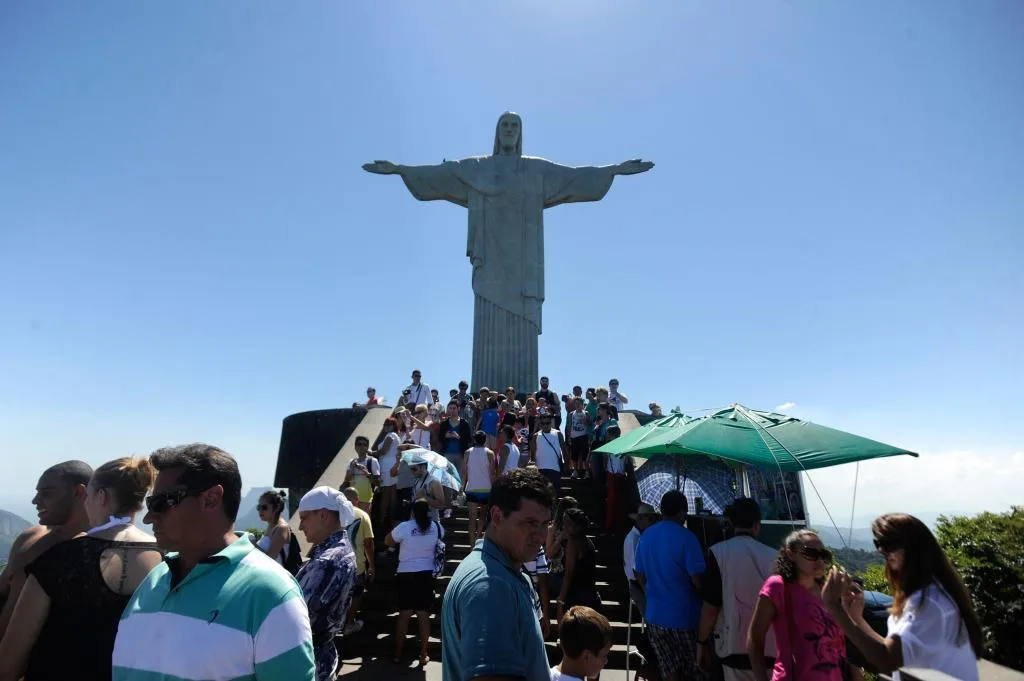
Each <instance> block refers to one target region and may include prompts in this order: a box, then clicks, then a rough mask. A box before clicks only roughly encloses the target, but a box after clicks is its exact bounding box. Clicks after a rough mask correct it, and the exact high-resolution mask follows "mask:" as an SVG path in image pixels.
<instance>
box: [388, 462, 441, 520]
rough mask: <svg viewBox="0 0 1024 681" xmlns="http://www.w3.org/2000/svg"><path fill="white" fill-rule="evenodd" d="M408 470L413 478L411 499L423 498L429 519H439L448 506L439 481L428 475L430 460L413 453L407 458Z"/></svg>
mask: <svg viewBox="0 0 1024 681" xmlns="http://www.w3.org/2000/svg"><path fill="white" fill-rule="evenodd" d="M407 456H408V455H407ZM399 463H401V462H399ZM409 472H410V473H411V474H412V478H413V485H412V489H413V499H414V500H416V499H425V500H426V502H427V506H428V507H429V509H430V517H431V519H432V520H440V518H441V512H442V511H447V510H449V509H450V506H449V502H448V498H447V497H446V496H445V494H444V488H443V487H442V486H441V482H440V481H439V480H438V479H437V478H435V477H433V476H432V475H430V462H429V461H427V460H426V459H425V458H423V456H422V455H420V454H413V455H412V458H411V459H410V460H409Z"/></svg>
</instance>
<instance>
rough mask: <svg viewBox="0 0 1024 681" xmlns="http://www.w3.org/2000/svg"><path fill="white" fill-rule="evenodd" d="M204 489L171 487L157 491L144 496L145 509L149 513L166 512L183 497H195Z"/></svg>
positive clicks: (183, 499)
mask: <svg viewBox="0 0 1024 681" xmlns="http://www.w3.org/2000/svg"><path fill="white" fill-rule="evenodd" d="M207 489H209V488H207ZM205 491H206V489H172V490H168V491H166V492H157V493H156V494H151V495H149V496H148V497H146V510H147V511H149V512H150V513H166V512H167V511H170V510H171V509H172V508H174V507H175V506H178V505H179V504H180V503H181V502H183V501H185V499H188V498H189V497H197V496H199V495H200V494H202V493H203V492H205Z"/></svg>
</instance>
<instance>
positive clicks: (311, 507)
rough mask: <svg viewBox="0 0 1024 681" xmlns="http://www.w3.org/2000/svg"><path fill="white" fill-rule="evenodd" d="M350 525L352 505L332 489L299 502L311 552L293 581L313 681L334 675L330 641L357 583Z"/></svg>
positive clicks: (335, 658) (335, 652)
mask: <svg viewBox="0 0 1024 681" xmlns="http://www.w3.org/2000/svg"><path fill="white" fill-rule="evenodd" d="M353 520H355V511H353V510H352V503H351V502H350V501H349V500H348V499H347V498H346V497H345V495H344V494H342V493H341V492H339V491H338V490H336V489H334V488H333V487H326V486H323V487H316V488H314V489H312V490H310V491H309V492H307V493H306V494H305V496H303V497H302V501H300V502H299V529H300V530H301V531H302V533H303V534H304V535H306V540H307V541H308V542H309V543H310V544H312V545H313V550H312V551H311V552H310V557H309V561H308V562H307V563H306V564H305V565H303V566H302V569H300V570H299V573H298V574H297V575H296V576H295V578H296V579H297V580H298V581H299V586H301V587H302V594H303V596H305V598H306V606H307V607H308V608H309V623H310V627H311V628H312V630H313V654H314V656H315V658H316V678H317V681H329V680H330V679H333V678H334V676H335V674H337V671H338V650H337V648H336V647H335V645H334V637H335V636H337V635H338V634H339V633H341V631H342V630H343V629H344V627H345V623H346V621H347V620H348V609H349V607H350V606H351V604H352V594H353V591H354V589H355V584H356V555H355V551H353V550H352V544H351V543H350V542H349V539H348V532H346V531H345V528H346V527H347V526H348V525H349V524H350V523H351V522H352V521H353Z"/></svg>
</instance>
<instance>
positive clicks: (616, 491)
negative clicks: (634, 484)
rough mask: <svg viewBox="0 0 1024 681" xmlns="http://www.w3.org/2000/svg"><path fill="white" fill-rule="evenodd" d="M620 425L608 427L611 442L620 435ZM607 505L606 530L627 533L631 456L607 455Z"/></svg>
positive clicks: (619, 534) (618, 534) (616, 534)
mask: <svg viewBox="0 0 1024 681" xmlns="http://www.w3.org/2000/svg"><path fill="white" fill-rule="evenodd" d="M619 435H620V431H619V427H618V426H611V427H609V428H608V432H607V438H608V441H609V442H611V441H612V440H615V439H617V438H618V437H619ZM604 461H605V505H604V518H603V520H604V531H605V532H607V533H608V534H611V535H614V536H615V537H621V536H622V535H624V534H626V531H627V530H626V527H627V526H628V520H629V502H630V494H629V492H630V490H629V477H628V476H627V474H626V469H627V467H628V466H630V465H631V463H630V461H629V457H626V456H621V455H618V454H609V455H607V456H605V458H604Z"/></svg>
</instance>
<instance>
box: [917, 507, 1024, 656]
mask: <svg viewBox="0 0 1024 681" xmlns="http://www.w3.org/2000/svg"><path fill="white" fill-rule="evenodd" d="M936 534H937V536H938V539H939V543H940V544H941V545H942V548H943V550H945V552H946V555H947V556H949V559H950V561H952V563H953V565H954V566H955V567H956V569H957V571H958V572H959V573H960V576H961V578H962V579H963V580H964V584H965V585H966V586H967V590H968V591H969V592H970V594H971V598H972V599H973V601H974V607H975V609H976V610H977V612H978V618H979V619H980V620H981V626H982V628H983V630H984V632H985V651H986V655H985V656H986V657H987V658H989V659H991V660H992V661H993V662H997V663H999V664H1004V665H1007V666H1009V667H1013V668H1014V669H1024V648H1022V646H1021V645H1020V643H1021V641H1024V506H1014V507H1013V509H1011V510H1010V511H1009V512H1007V513H982V514H981V515H977V516H974V517H973V518H968V517H959V516H954V517H949V518H947V517H946V516H940V517H939V521H938V527H937V533H936Z"/></svg>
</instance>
